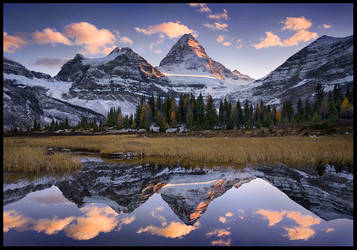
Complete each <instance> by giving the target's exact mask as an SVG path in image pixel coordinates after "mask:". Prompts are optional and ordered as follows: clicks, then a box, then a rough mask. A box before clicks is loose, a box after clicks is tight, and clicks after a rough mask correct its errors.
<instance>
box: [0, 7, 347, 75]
mask: <svg viewBox="0 0 357 250" xmlns="http://www.w3.org/2000/svg"><path fill="white" fill-rule="evenodd" d="M3 9H4V27H3V29H4V56H6V57H8V58H10V59H13V60H16V61H18V62H20V63H21V64H23V65H24V66H26V67H28V68H29V69H31V70H36V71H42V72H46V73H49V74H51V75H55V74H57V73H58V71H59V70H60V67H61V64H63V62H65V61H66V60H68V59H71V58H73V57H74V56H75V54H76V53H82V54H84V55H85V56H87V57H103V56H105V55H106V54H107V53H108V52H110V50H111V49H112V48H114V47H115V46H118V47H131V48H132V49H133V50H134V51H135V52H137V53H138V54H139V55H141V56H143V57H144V58H145V59H146V60H147V61H148V62H149V63H151V64H152V65H153V66H158V65H159V63H160V61H161V60H162V58H164V56H165V55H166V54H167V53H168V51H169V50H170V48H171V47H172V46H173V45H174V44H175V42H176V41H177V40H178V39H179V38H180V37H181V35H183V34H184V33H185V32H188V31H190V32H191V33H193V34H194V35H195V36H196V38H197V40H198V41H199V42H200V44H201V45H202V46H203V47H204V48H205V49H206V52H207V54H208V55H209V56H210V57H211V58H212V59H214V60H216V61H218V62H220V63H222V64H223V65H225V66H226V67H228V68H229V69H231V70H234V69H237V70H238V71H240V72H241V73H244V74H248V75H250V76H251V77H253V78H256V79H258V78H261V77H264V76H265V75H266V74H268V73H269V72H270V71H272V70H274V69H275V68H276V67H278V66H279V65H281V64H282V63H283V62H284V61H285V60H286V59H288V58H289V57H290V56H291V55H293V54H294V53H296V52H298V51H299V50H300V49H302V48H303V47H305V46H307V45H308V44H309V43H311V42H312V41H314V40H315V39H317V38H318V37H320V36H322V35H329V36H335V37H345V36H350V35H352V34H353V4H277V3H275V4H262V3H259V4H237V3H235V4H234V3H232V4H218V3H217V4H216V3H207V4H200V5H199V4H188V3H176V4H143V3H136V4H124V3H121V4H4V8H3Z"/></svg>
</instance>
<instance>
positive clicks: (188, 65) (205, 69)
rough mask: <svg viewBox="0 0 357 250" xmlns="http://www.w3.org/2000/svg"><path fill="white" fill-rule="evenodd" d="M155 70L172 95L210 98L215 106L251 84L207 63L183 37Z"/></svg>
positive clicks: (199, 48) (204, 55) (212, 62)
mask: <svg viewBox="0 0 357 250" xmlns="http://www.w3.org/2000/svg"><path fill="white" fill-rule="evenodd" d="M158 69H159V70H160V71H161V72H162V73H163V74H164V75H165V76H166V77H167V78H168V80H169V84H170V86H172V89H173V90H174V91H176V92H179V93H192V94H193V95H195V96H198V95H199V94H202V95H203V96H208V95H211V96H212V97H213V99H214V100H215V103H216V104H217V105H218V104H219V101H220V100H221V99H223V98H224V97H225V96H226V95H227V94H228V93H234V92H237V91H239V90H240V89H241V88H245V87H247V86H249V85H250V83H251V82H252V81H253V80H254V79H252V78H250V77H249V76H246V75H243V74H240V73H239V72H238V71H235V72H232V71H231V70H229V69H228V68H226V67H225V66H223V64H221V63H219V62H217V61H215V60H213V59H211V58H210V57H209V56H208V55H207V53H206V50H205V49H204V47H203V46H202V45H201V44H200V43H199V42H198V41H197V40H196V39H195V38H194V37H193V36H192V35H191V34H185V35H183V36H182V37H181V38H180V39H179V40H178V41H177V42H176V43H175V44H174V45H173V47H172V48H171V49H170V51H169V52H168V53H167V55H166V56H165V57H164V58H163V59H162V60H161V62H160V64H159V67H158Z"/></svg>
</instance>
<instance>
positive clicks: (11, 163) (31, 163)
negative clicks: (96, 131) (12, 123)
mask: <svg viewBox="0 0 357 250" xmlns="http://www.w3.org/2000/svg"><path fill="white" fill-rule="evenodd" d="M80 166H81V164H80V158H79V157H73V156H71V155H65V154H60V153H54V154H48V153H47V148H45V147H43V146H41V147H40V146H36V147H33V146H31V145H26V144H24V145H15V146H14V145H11V144H10V145H9V144H4V156H3V170H4V171H6V172H27V173H38V172H41V171H47V172H61V171H71V170H75V169H79V168H80Z"/></svg>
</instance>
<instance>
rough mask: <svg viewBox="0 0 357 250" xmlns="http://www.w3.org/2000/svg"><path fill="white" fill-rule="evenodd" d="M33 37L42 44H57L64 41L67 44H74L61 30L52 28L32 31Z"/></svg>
mask: <svg viewBox="0 0 357 250" xmlns="http://www.w3.org/2000/svg"><path fill="white" fill-rule="evenodd" d="M32 37H33V39H34V40H35V42H36V43H40V44H45V43H51V44H52V45H55V44H56V43H63V44H65V45H72V42H71V41H70V40H68V38H67V37H65V36H64V35H63V34H62V33H61V32H58V31H56V30H55V29H51V28H46V29H43V30H42V31H35V32H34V33H32Z"/></svg>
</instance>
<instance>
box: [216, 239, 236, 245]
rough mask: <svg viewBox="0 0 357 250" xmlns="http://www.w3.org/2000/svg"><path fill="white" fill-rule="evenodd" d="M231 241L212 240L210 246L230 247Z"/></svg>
mask: <svg viewBox="0 0 357 250" xmlns="http://www.w3.org/2000/svg"><path fill="white" fill-rule="evenodd" d="M231 241H232V240H231V239H228V240H223V239H220V240H214V241H211V244H212V245H214V246H227V247H228V246H230V245H231Z"/></svg>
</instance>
